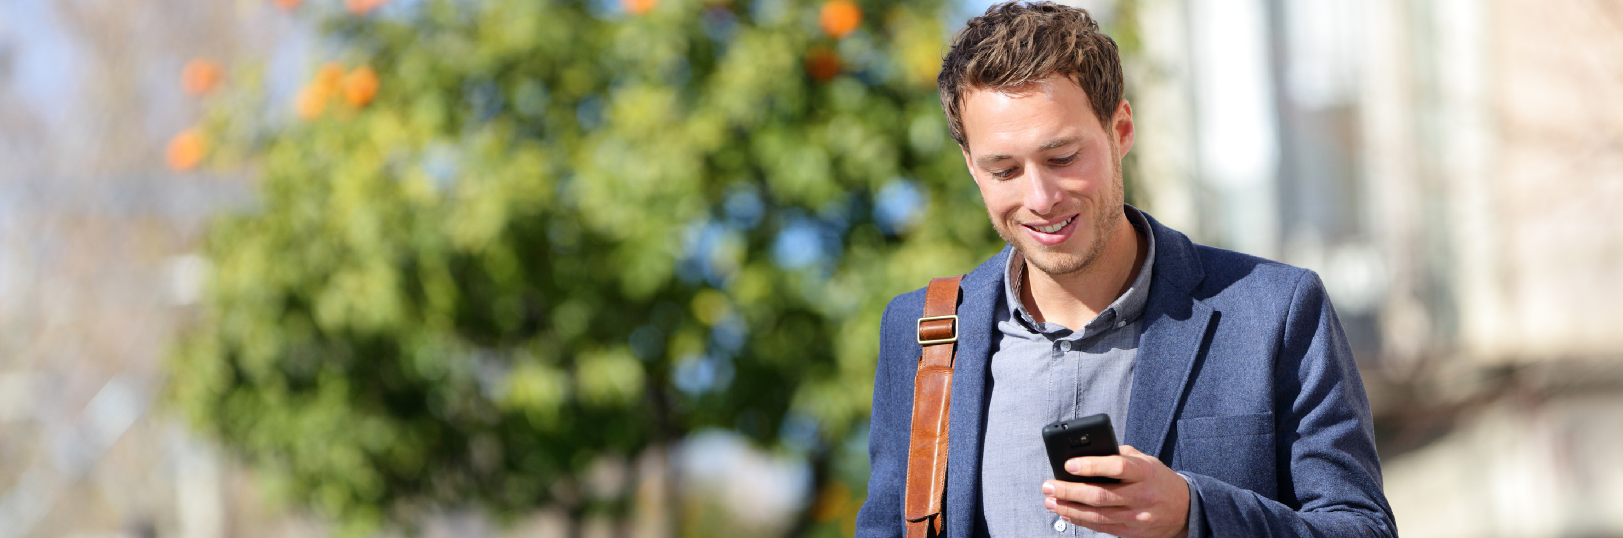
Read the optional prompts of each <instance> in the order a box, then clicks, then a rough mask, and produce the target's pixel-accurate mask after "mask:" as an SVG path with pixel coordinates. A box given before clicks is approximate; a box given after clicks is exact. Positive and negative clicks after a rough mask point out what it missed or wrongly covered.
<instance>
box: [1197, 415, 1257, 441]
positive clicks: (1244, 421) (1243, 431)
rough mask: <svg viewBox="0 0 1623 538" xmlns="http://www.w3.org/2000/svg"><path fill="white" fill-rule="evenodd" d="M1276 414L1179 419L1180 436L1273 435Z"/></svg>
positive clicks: (1202, 437) (1203, 437)
mask: <svg viewBox="0 0 1623 538" xmlns="http://www.w3.org/2000/svg"><path fill="white" fill-rule="evenodd" d="M1273 433H1274V414H1273V413H1257V414H1255V415H1234V416H1227V417H1197V418H1186V419H1183V420H1179V421H1178V437H1181V438H1184V439H1211V438H1218V437H1241V436H1249V435H1272V434H1273Z"/></svg>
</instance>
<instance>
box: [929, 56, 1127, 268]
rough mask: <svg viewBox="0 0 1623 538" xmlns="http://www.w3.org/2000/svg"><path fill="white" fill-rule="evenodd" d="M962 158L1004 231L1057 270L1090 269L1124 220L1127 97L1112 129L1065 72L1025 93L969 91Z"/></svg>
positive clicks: (1031, 258)
mask: <svg viewBox="0 0 1623 538" xmlns="http://www.w3.org/2000/svg"><path fill="white" fill-rule="evenodd" d="M962 106H963V110H962V111H961V118H962V120H963V128H964V141H965V143H966V144H967V145H968V146H969V147H968V148H966V149H964V161H965V162H966V163H967V164H968V165H969V171H970V174H972V175H974V176H975V183H976V184H977V185H979V186H980V189H981V197H982V198H983V199H985V200H986V212H987V214H988V215H989V216H990V217H991V219H992V227H993V228H996V229H997V233H998V235H1001V236H1003V239H1004V240H1005V241H1008V242H1009V243H1010V244H1012V245H1014V247H1015V248H1016V249H1019V250H1020V253H1021V254H1023V255H1024V256H1025V257H1026V260H1027V261H1028V262H1029V263H1031V264H1032V265H1033V266H1035V267H1036V268H1037V269H1039V270H1041V271H1043V272H1045V273H1048V274H1051V275H1065V274H1071V273H1075V272H1077V271H1079V270H1081V269H1083V268H1084V267H1087V266H1088V265H1089V264H1091V263H1092V262H1093V260H1094V259H1095V258H1097V257H1098V255H1099V252H1100V251H1101V250H1102V249H1103V248H1104V244H1105V239H1106V238H1108V237H1110V235H1111V233H1113V232H1114V231H1115V228H1116V225H1117V224H1118V223H1119V222H1120V221H1121V220H1124V219H1123V218H1122V201H1123V193H1122V183H1121V156H1122V155H1124V154H1126V153H1127V150H1128V149H1129V148H1131V147H1132V145H1133V120H1132V110H1131V108H1129V107H1128V106H1127V102H1126V101H1122V102H1121V104H1120V105H1118V106H1117V107H1116V112H1115V116H1114V117H1113V118H1112V120H1111V122H1110V124H1111V129H1110V130H1109V131H1107V130H1105V129H1104V128H1103V127H1101V126H1100V125H1099V120H1098V119H1097V117H1096V116H1094V114H1093V108H1092V107H1091V106H1090V104H1089V101H1088V96H1087V93H1085V92H1083V91H1082V88H1080V87H1078V86H1077V85H1076V83H1074V82H1072V81H1071V80H1070V79H1069V78H1066V77H1064V76H1051V77H1049V78H1046V79H1043V80H1042V81H1041V82H1038V83H1035V84H1032V85H1030V86H1027V87H1024V88H1020V89H1019V90H1018V91H1012V92H1002V91H996V90H971V91H970V92H969V93H968V94H967V95H965V96H964V100H963V105H962Z"/></svg>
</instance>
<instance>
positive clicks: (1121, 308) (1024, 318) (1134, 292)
mask: <svg viewBox="0 0 1623 538" xmlns="http://www.w3.org/2000/svg"><path fill="white" fill-rule="evenodd" d="M1122 207H1123V208H1124V211H1125V212H1126V213H1127V221H1128V222H1131V223H1132V224H1133V229H1134V230H1137V232H1138V234H1139V235H1142V236H1144V239H1145V242H1146V243H1147V244H1148V252H1145V253H1144V266H1143V267H1141V268H1139V270H1138V276H1136V277H1134V278H1133V285H1132V286H1131V287H1129V288H1127V292H1126V293H1123V294H1121V297H1117V298H1116V300H1115V301H1114V302H1111V303H1110V306H1108V307H1105V309H1104V310H1103V311H1101V312H1099V315H1098V316H1095V317H1094V318H1093V320H1092V321H1089V322H1088V324H1087V325H1086V326H1084V327H1083V328H1082V330H1079V331H1075V332H1076V333H1078V334H1085V335H1092V334H1096V333H1097V332H1098V331H1101V330H1104V329H1108V328H1110V327H1111V326H1112V325H1114V324H1118V323H1131V322H1133V321H1135V320H1137V319H1138V317H1139V316H1141V315H1143V314H1144V305H1145V304H1146V303H1148V302H1149V298H1150V281H1151V280H1150V275H1151V271H1152V269H1153V268H1154V267H1155V232H1154V231H1153V230H1151V229H1150V223H1149V221H1148V219H1145V218H1144V213H1142V212H1140V211H1139V210H1138V208H1136V207H1133V206H1131V205H1126V204H1123V206H1122ZM1025 270H1026V258H1025V256H1023V255H1021V254H1020V251H1019V250H1015V251H1014V252H1011V253H1010V254H1009V261H1008V265H1007V266H1006V267H1005V268H1004V279H1003V294H1004V296H1005V297H1007V298H1008V304H1009V306H1010V308H1011V310H1012V312H1013V313H1014V318H1015V319H1017V320H1020V323H1021V324H1023V325H1025V326H1026V328H1028V329H1031V330H1032V331H1033V332H1054V330H1063V329H1061V328H1059V327H1058V326H1053V327H1051V329H1052V330H1046V329H1043V328H1044V327H1045V326H1049V325H1050V324H1048V323H1042V324H1039V323H1037V321H1036V320H1034V319H1032V317H1031V313H1030V312H1028V311H1027V310H1026V305H1025V303H1023V302H1021V300H1020V285H1021V277H1022V276H1024V273H1025Z"/></svg>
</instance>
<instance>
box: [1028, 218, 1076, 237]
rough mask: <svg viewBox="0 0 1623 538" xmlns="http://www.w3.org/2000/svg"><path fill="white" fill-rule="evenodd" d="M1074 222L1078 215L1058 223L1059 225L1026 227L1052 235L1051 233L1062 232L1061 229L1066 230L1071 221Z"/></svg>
mask: <svg viewBox="0 0 1623 538" xmlns="http://www.w3.org/2000/svg"><path fill="white" fill-rule="evenodd" d="M1073 220H1076V215H1071V218H1068V219H1065V220H1064V221H1063V222H1058V223H1055V224H1052V225H1049V226H1032V225H1029V224H1028V225H1026V227H1027V228H1031V229H1033V230H1037V231H1039V232H1042V233H1045V234H1051V233H1054V232H1057V231H1060V229H1061V228H1064V227H1065V225H1067V224H1070V223H1071V221H1073Z"/></svg>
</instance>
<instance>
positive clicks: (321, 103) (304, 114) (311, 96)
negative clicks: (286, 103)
mask: <svg viewBox="0 0 1623 538" xmlns="http://www.w3.org/2000/svg"><path fill="white" fill-rule="evenodd" d="M329 93H330V92H328V91H327V88H326V87H324V86H322V85H321V84H320V83H319V82H312V83H310V84H306V85H304V87H303V88H301V89H299V95H298V96H297V97H295V98H294V99H293V111H294V112H297V113H298V114H299V117H300V118H303V119H306V120H313V119H316V118H319V117H321V112H322V111H323V110H326V108H327V95H328V94H329Z"/></svg>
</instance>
